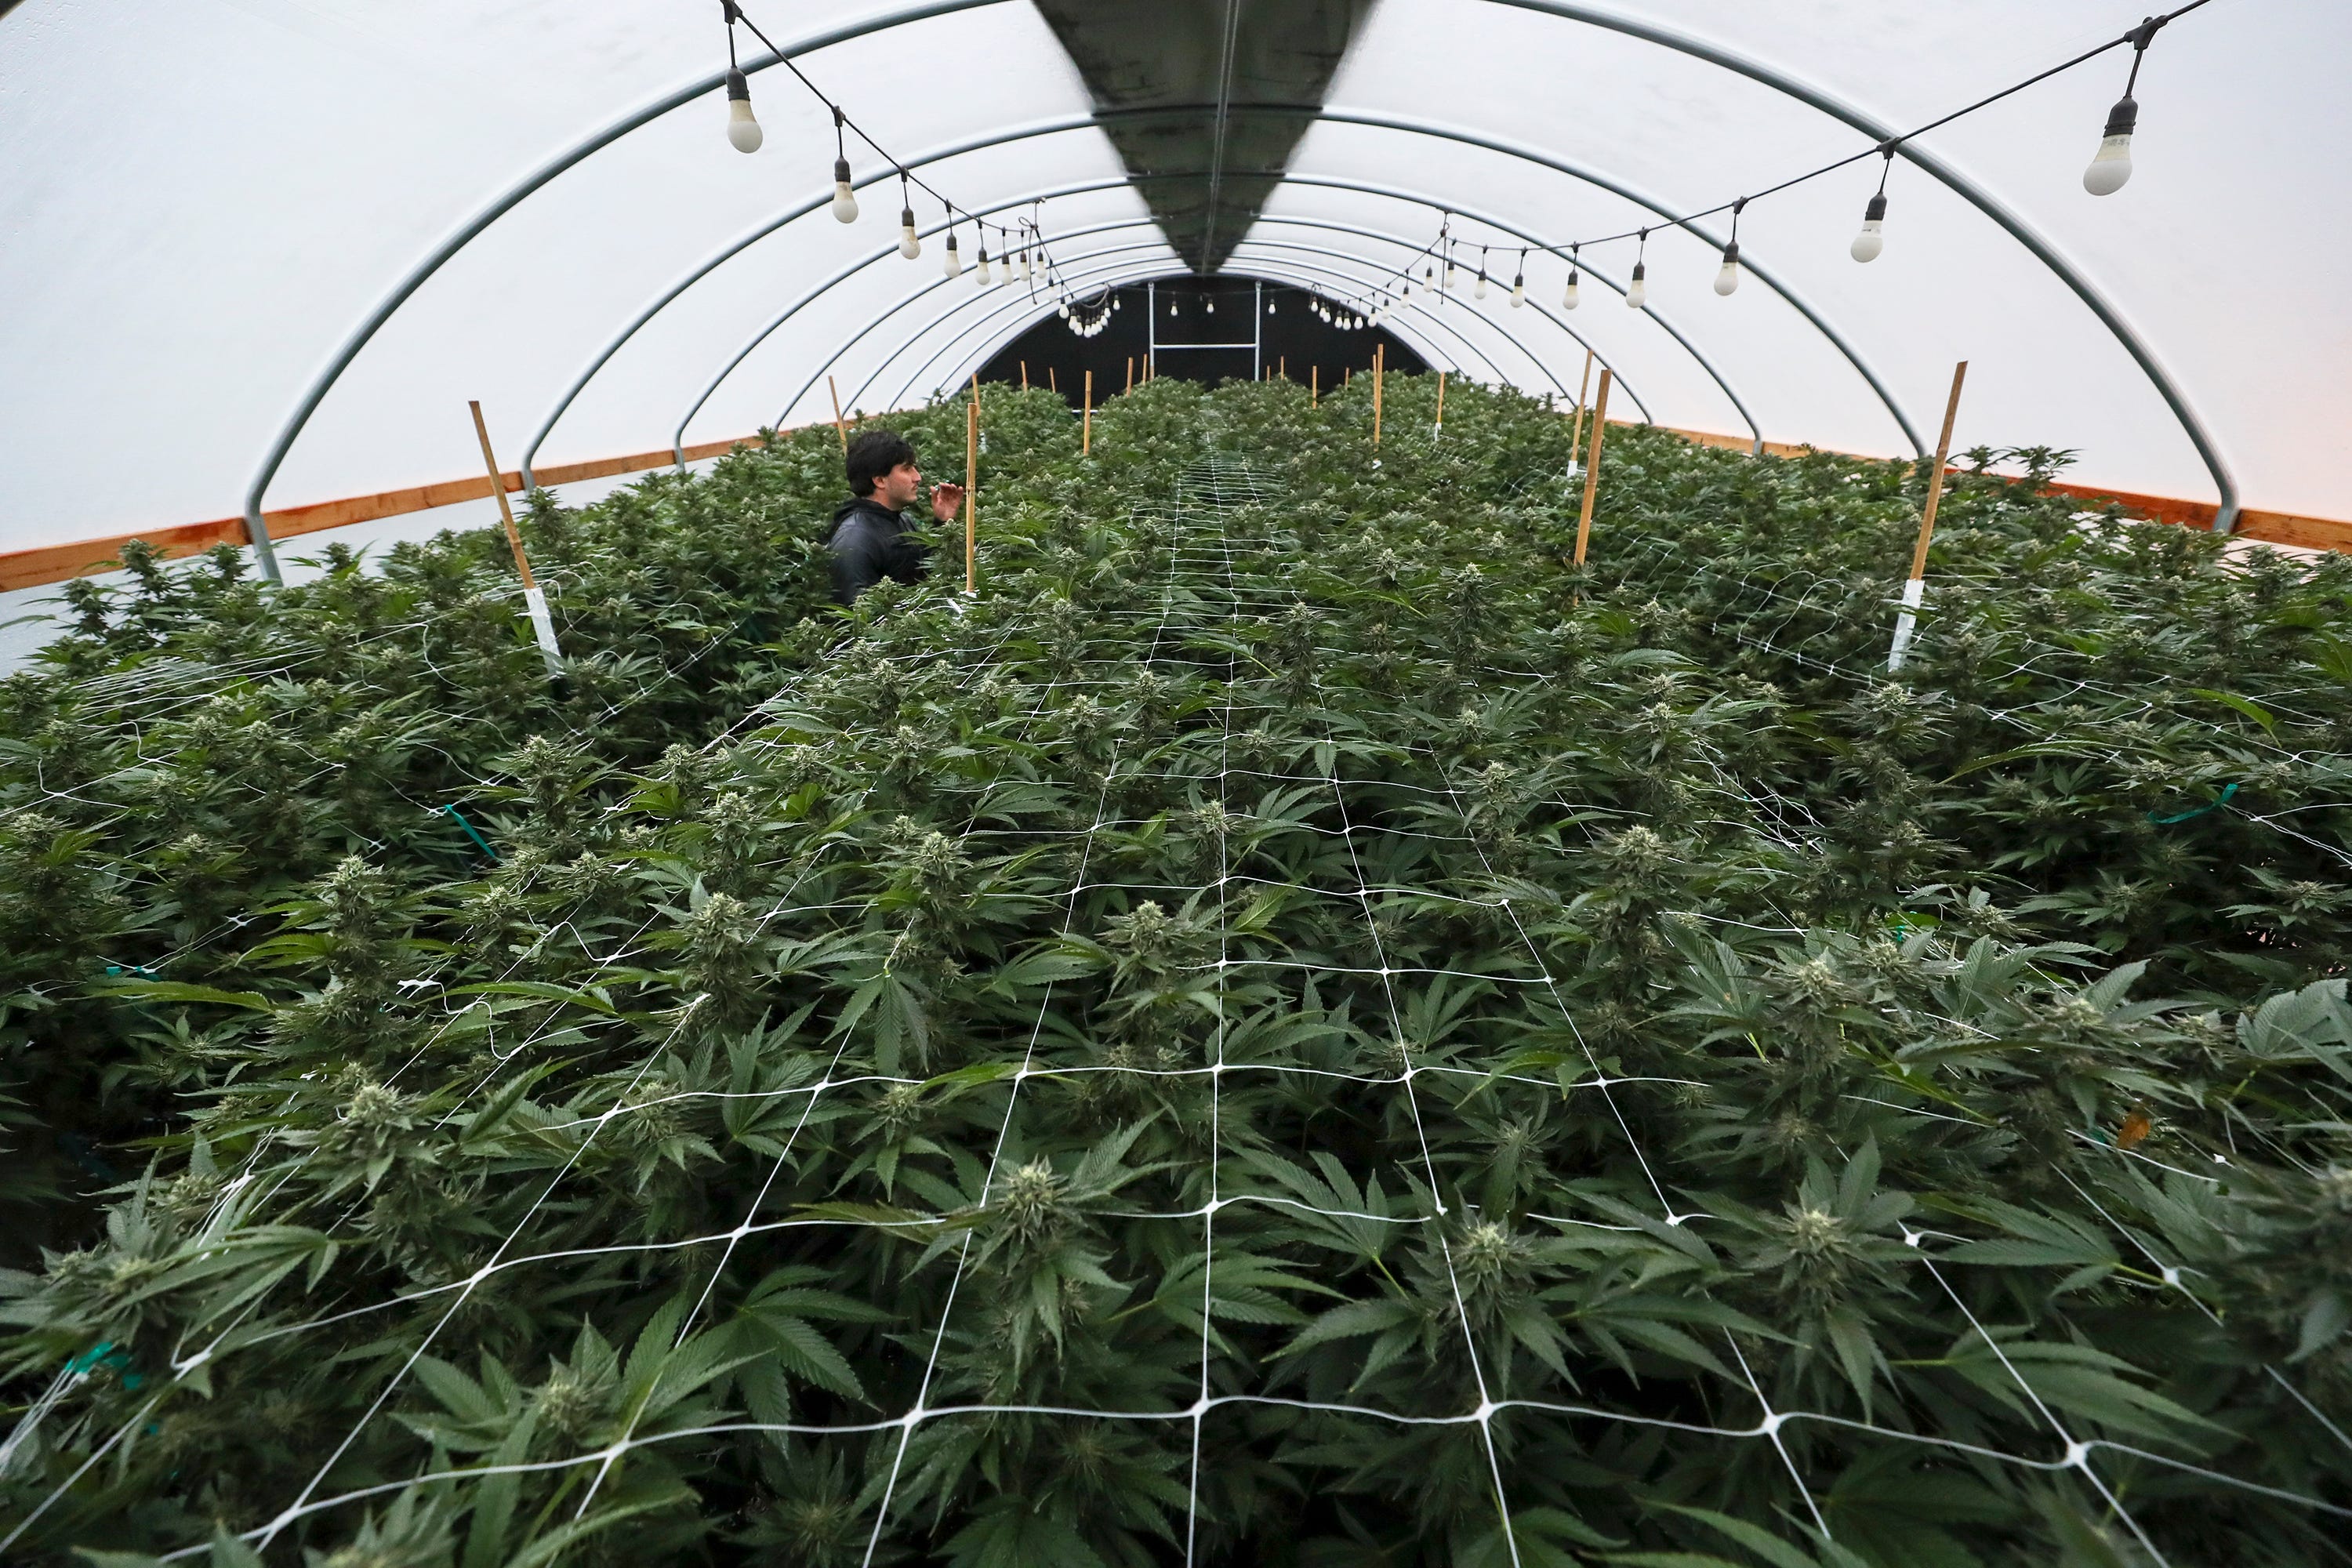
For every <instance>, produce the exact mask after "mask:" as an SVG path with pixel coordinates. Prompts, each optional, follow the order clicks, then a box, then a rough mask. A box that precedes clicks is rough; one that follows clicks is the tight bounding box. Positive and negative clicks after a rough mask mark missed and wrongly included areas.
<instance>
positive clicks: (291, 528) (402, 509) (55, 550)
mask: <svg viewBox="0 0 2352 1568" xmlns="http://www.w3.org/2000/svg"><path fill="white" fill-rule="evenodd" d="M758 445H760V437H757V436H751V437H745V438H743V439H742V440H740V441H707V442H704V443H703V444H701V445H700V446H696V447H688V448H687V449H686V458H687V461H688V462H694V461H697V460H698V459H700V458H716V457H719V456H720V455H722V454H723V453H726V452H728V451H730V450H731V449H732V448H734V447H739V446H741V447H756V446H758ZM676 460H677V458H676V455H675V454H674V453H672V452H671V451H670V449H669V448H668V447H663V448H662V449H661V450H660V451H658V452H631V453H629V454H628V455H627V456H625V457H620V458H592V459H590V460H589V461H587V462H584V463H558V464H555V465H553V466H552V467H549V468H541V469H539V470H537V473H536V476H535V477H536V478H537V479H538V480H539V482H540V483H541V484H542V485H569V484H577V483H578V482H579V481H580V480H582V479H604V478H607V477H609V476H611V475H614V474H634V473H638V472H641V471H643V470H645V469H647V468H665V467H667V466H668V465H669V464H670V463H672V462H675V461H676ZM499 478H501V479H504V480H505V481H506V488H507V489H508V490H509V492H512V491H518V490H520V489H522V475H521V474H520V472H519V471H517V470H515V469H512V468H509V469H508V470H507V471H506V472H505V473H504V474H502V475H500V476H499ZM489 493H490V477H489V475H488V474H476V475H475V476H474V477H473V478H471V479H447V480H444V481H443V482H442V483H440V484H436V485H411V486H409V487H408V488H407V489H397V490H379V491H377V492H376V493H375V494H373V495H365V496H346V497H345V498H344V499H342V500H328V501H317V502H313V503H312V504H311V505H310V506H291V507H287V508H284V509H283V510H277V511H265V512H263V513H262V514H261V515H262V519H263V521H266V522H267V523H268V525H269V537H270V538H271V539H273V540H279V539H292V538H295V537H297V536H298V535H300V534H305V533H317V532H318V531H320V530H321V529H329V528H342V527H345V526H347V525H349V524H351V523H354V522H373V521H377V520H378V519H380V518H386V517H402V516H405V515H406V514H408V513H410V512H416V511H429V510H432V509H433V508H435V507H439V506H453V505H455V504H456V503H457V502H458V501H467V500H485V499H487V498H488V495H489ZM134 539H143V540H145V541H146V542H148V543H150V544H152V545H153V546H154V547H155V548H156V550H157V551H158V552H161V553H163V555H165V556H180V555H194V554H198V553H200V552H204V551H206V550H210V549H211V548H212V547H213V546H214V545H215V544H243V543H244V542H245V519H243V518H242V517H223V518H215V520H213V521H210V522H188V523H181V524H179V525H177V526H175V527H172V528H142V529H139V530H137V531H133V532H130V533H117V534H111V535H109V536H108V537H106V538H104V539H83V540H77V541H75V542H73V543H71V544H45V545H42V546H40V547H38V548H37V549H33V550H12V551H7V552H0V589H7V588H36V587H38V586H40V585H41V584H45V583H62V582H64V581H65V580H66V579H67V578H68V577H79V576H82V575H84V574H88V573H92V572H103V571H105V570H107V569H108V568H109V567H110V565H111V564H112V563H113V562H114V558H115V556H116V554H117V553H118V552H120V551H121V549H122V547H123V546H124V545H126V544H128V543H130V542H131V541H132V540H134Z"/></svg>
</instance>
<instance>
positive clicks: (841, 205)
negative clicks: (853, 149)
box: [833, 105, 857, 223]
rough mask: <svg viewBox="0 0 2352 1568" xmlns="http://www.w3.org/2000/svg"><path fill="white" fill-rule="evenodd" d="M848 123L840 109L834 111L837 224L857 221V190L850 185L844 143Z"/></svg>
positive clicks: (834, 174)
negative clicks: (844, 128)
mask: <svg viewBox="0 0 2352 1568" xmlns="http://www.w3.org/2000/svg"><path fill="white" fill-rule="evenodd" d="M845 123H846V120H845V116H844V115H843V114H842V112H841V110H840V107H839V106H838V105H836V106H835V109H834V111H833V216H834V217H835V220H836V221H837V222H841V223H856V221H857V190H856V187H855V186H853V185H852V184H850V183H849V148H848V146H847V144H846V143H845V142H843V141H842V135H841V128H842V126H843V125H844V124H845Z"/></svg>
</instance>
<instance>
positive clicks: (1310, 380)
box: [1307, 364, 1323, 408]
mask: <svg viewBox="0 0 2352 1568" xmlns="http://www.w3.org/2000/svg"><path fill="white" fill-rule="evenodd" d="M1307 406H1308V407H1309V408H1320V407H1322V406H1323V367H1322V366H1321V365H1319V364H1310V365H1308V366H1307Z"/></svg>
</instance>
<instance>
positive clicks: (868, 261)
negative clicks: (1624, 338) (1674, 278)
mask: <svg viewBox="0 0 2352 1568" xmlns="http://www.w3.org/2000/svg"><path fill="white" fill-rule="evenodd" d="M1163 177H1167V178H1192V177H1196V176H1194V175H1192V174H1190V173H1184V172H1180V173H1177V174H1169V175H1166V176H1163ZM1128 183H1129V179H1128V177H1126V176H1115V177H1112V178H1108V179H1104V180H1098V181H1093V182H1087V183H1082V184H1073V185H1066V186H1056V187H1053V188H1051V189H1049V190H1047V191H1046V192H1045V193H1043V195H1047V196H1051V195H1078V194H1083V193H1085V192H1087V191H1094V190H1104V189H1110V188H1114V187H1118V186H1123V185H1125V184H1128ZM1318 183H1320V182H1318ZM1332 183H1333V184H1339V185H1341V187H1342V188H1348V189H1356V190H1363V191H1366V192H1368V193H1369V194H1373V195H1384V196H1388V197H1391V198H1392V199H1396V200H1402V201H1410V202H1413V203H1416V204H1419V205H1428V206H1432V207H1434V206H1436V205H1439V204H1437V203H1436V202H1434V201H1432V200H1431V199H1429V198H1427V197H1423V196H1419V195H1413V194H1412V193H1410V192H1405V191H1401V190H1395V189H1391V188H1389V187H1385V186H1381V185H1377V184H1360V183H1353V182H1348V183H1341V182H1332ZM1037 195H1039V193H1034V192H1033V193H1030V194H1027V195H1019V196H1014V197H1010V198H1007V199H1006V200H1005V201H1004V202H1003V203H1001V204H999V205H997V206H992V207H990V208H989V209H988V211H990V212H994V211H998V210H1001V208H1002V207H1006V206H1020V205H1025V204H1026V203H1027V202H1029V201H1030V200H1032V199H1034V197H1036V196H1037ZM1467 216H1473V217H1477V216H1479V215H1477V214H1475V213H1471V214H1469V215H1467ZM1144 221H1149V220H1147V219H1135V220H1129V224H1132V223H1140V222H1144ZM1257 221H1259V222H1261V223H1278V224H1284V225H1287V226H1297V227H1308V228H1320V229H1327V230H1329V231H1331V232H1335V233H1347V234H1356V235H1360V236H1361V237H1367V238H1371V239H1376V240H1380V241H1381V242H1383V243H1387V244H1391V245H1403V244H1407V243H1408V242H1406V241H1404V240H1402V239H1399V238H1398V237H1395V236H1393V235H1390V234H1388V233H1386V232H1384V231H1381V230H1378V229H1371V228H1364V227H1359V226H1352V225H1346V224H1336V223H1328V222H1321V221H1316V220H1308V219H1303V218H1287V217H1278V216H1270V215H1265V214H1261V215H1260V216H1259V218H1258V220H1257ZM1481 221H1488V220H1485V219H1482V220H1481ZM943 226H944V225H939V224H935V225H933V226H932V227H931V228H930V229H929V230H926V231H924V232H925V233H927V234H928V233H933V232H937V230H938V229H939V228H940V227H943ZM1115 226H1128V225H1124V224H1123V225H1104V226H1097V227H1096V228H1093V229H1081V230H1076V231H1074V232H1076V233H1082V234H1083V233H1095V232H1100V230H1101V229H1102V228H1107V227H1115ZM1494 226H1496V227H1498V228H1501V229H1503V231H1504V232H1506V233H1512V234H1518V233H1519V231H1518V230H1516V229H1513V228H1512V227H1510V226H1508V225H1507V224H1504V223H1502V222H1500V221H1495V223H1494ZM1521 237H1525V236H1524V235H1521ZM895 254H896V251H895V249H893V248H887V247H886V248H883V249H878V250H877V251H875V252H874V253H873V254H872V255H869V256H867V257H866V258H862V259H860V260H858V261H856V262H853V263H851V264H850V265H849V266H847V267H845V268H841V269H839V270H838V271H836V272H835V273H834V274H833V275H832V276H831V277H829V278H827V279H824V280H823V281H822V282H820V283H817V284H815V285H814V286H813V287H811V288H810V289H807V290H805V291H804V292H803V293H802V294H801V295H800V297H799V298H797V299H795V300H793V302H792V303H791V304H789V305H787V306H786V307H785V308H784V309H783V310H782V311H780V312H779V313H778V314H777V315H775V316H774V317H772V318H771V319H770V320H769V321H768V322H767V323H766V324H765V325H763V326H761V328H760V329H759V330H758V331H755V332H753V333H752V334H751V337H750V338H748V339H747V340H746V341H745V342H743V344H742V345H741V346H740V348H738V349H737V350H736V352H735V353H734V354H733V355H732V356H731V357H730V359H729V360H728V362H727V363H726V364H725V365H723V366H722V367H721V368H720V369H719V373H718V374H716V375H714V376H713V377H712V378H711V379H710V381H709V383H708V384H705V386H704V387H703V389H702V391H701V393H700V394H699V395H698V396H697V397H696V398H695V399H694V401H693V402H692V404H690V405H688V408H687V410H686V412H685V414H684V415H683V416H681V417H680V418H679V420H678V422H677V426H676V427H675V428H673V430H672V431H671V434H670V447H671V452H672V456H673V457H674V458H675V459H676V460H677V462H678V463H679V464H681V465H683V464H684V462H685V460H686V458H685V441H686V426H688V424H689V423H690V422H691V421H692V420H693V418H694V416H695V415H696V414H698V413H699V412H700V411H701V409H702V407H703V405H705V404H706V403H707V402H709V399H710V397H711V395H713V394H714V393H716V392H717V391H718V389H719V386H720V385H721V384H723V383H724V382H725V381H726V379H727V377H728V376H729V375H730V374H733V373H734V372H735V370H736V368H737V367H738V366H740V364H741V363H743V361H744V360H745V359H746V358H748V357H749V356H750V355H751V352H752V351H753V350H754V349H756V348H757V347H758V346H759V345H760V344H761V342H765V341H766V339H767V338H768V337H769V335H770V334H771V333H772V332H774V331H776V330H777V329H778V328H780V327H782V325H783V324H784V323H785V322H786V321H790V320H791V319H792V318H793V316H795V315H797V314H799V313H800V311H802V310H804V309H806V308H807V307H808V306H809V305H810V304H811V303H813V302H814V301H815V300H817V299H819V298H821V297H822V296H823V295H824V293H825V292H826V291H827V290H828V289H832V288H833V287H835V285H837V284H839V283H841V282H842V281H844V280H845V279H848V278H850V277H852V276H854V275H855V274H856V272H858V271H860V270H862V269H863V268H866V267H869V266H872V265H874V264H876V263H877V262H879V261H882V260H885V259H887V258H888V257H890V256H892V255H895ZM1595 276H1596V277H1598V278H1600V280H1601V283H1602V284H1603V285H1604V286H1607V287H1610V288H1619V289H1620V291H1621V292H1622V288H1621V287H1620V286H1619V285H1618V284H1616V283H1615V282H1613V281H1612V279H1608V278H1606V277H1604V276H1601V275H1600V274H1595ZM944 281H945V279H940V282H944ZM938 286H939V285H938V284H937V283H934V284H929V285H927V286H926V287H925V288H923V289H918V290H917V291H916V292H915V293H914V294H912V295H909V296H908V298H906V299H904V300H900V301H899V302H898V304H896V305H894V306H892V307H891V308H890V309H889V310H887V311H885V312H884V313H883V315H882V316H880V317H877V319H876V320H875V321H872V322H869V323H867V325H866V327H865V328H862V329H860V331H858V332H856V333H855V334H853V336H852V337H851V338H850V339H849V340H848V342H845V343H844V344H843V345H842V347H841V348H840V349H837V350H835V353H833V354H832V355H831V356H830V357H828V358H827V359H826V360H825V361H824V363H823V364H820V365H819V366H818V367H817V369H816V370H815V371H814V372H813V373H812V374H810V376H809V378H808V379H807V380H806V381H804V382H803V383H802V384H801V387H800V389H799V390H798V391H796V392H795V393H793V395H792V396H791V397H790V398H788V399H787V400H786V401H785V402H784V404H783V405H782V407H781V408H779V409H778V410H777V412H776V417H775V421H774V423H776V424H779V425H781V424H782V422H783V420H784V419H785V418H786V417H787V416H789V415H790V414H791V412H792V410H793V407H794V405H797V404H798V403H799V402H800V400H801V399H802V398H803V397H804V396H806V395H808V392H809V389H810V388H812V387H814V385H815V384H816V378H817V377H818V376H820V375H823V374H824V373H825V371H826V370H827V369H828V368H830V366H831V365H832V364H833V363H834V362H835V360H837V359H838V358H839V357H840V355H841V354H842V353H845V352H846V350H847V349H848V347H849V346H850V345H851V344H853V343H855V342H856V341H857V340H858V339H859V338H862V337H864V336H865V334H866V331H870V330H871V329H872V328H873V327H875V326H878V325H880V324H881V322H882V321H886V320H887V319H888V318H889V317H890V316H893V315H896V314H897V313H898V311H899V310H904V309H906V308H907V307H908V305H911V304H912V303H914V302H915V300H919V299H921V298H923V297H925V296H926V295H928V294H929V293H930V292H932V291H933V289H935V288H937V287H938ZM1536 309H1537V313H1538V316H1539V317H1541V318H1542V319H1543V320H1545V321H1549V323H1550V324H1551V325H1553V326H1554V327H1557V328H1559V330H1560V331H1562V332H1563V333H1565V334H1566V335H1567V336H1568V337H1569V338H1570V339H1571V340H1572V341H1573V342H1577V343H1578V344H1580V346H1582V347H1584V348H1586V349H1591V348H1592V345H1591V343H1590V342H1587V341H1586V339H1585V338H1584V337H1583V335H1582V334H1581V333H1580V332H1578V331H1576V330H1575V329H1574V328H1572V327H1570V326H1569V325H1568V324H1567V322H1566V321H1562V320H1561V319H1560V318H1559V316H1557V315H1554V314H1553V313H1552V312H1551V311H1550V310H1549V309H1547V308H1546V307H1544V306H1543V305H1541V304H1540V303H1538V304H1537V306H1536ZM1476 319H1477V320H1480V321H1483V322H1485V324H1486V326H1487V328H1488V329H1489V330H1490V331H1495V332H1496V333H1497V334H1498V335H1499V336H1501V337H1502V338H1503V340H1504V341H1505V342H1508V343H1509V344H1510V345H1511V346H1512V347H1513V348H1515V349H1517V351H1518V352H1519V353H1521V354H1522V355H1524V356H1525V357H1526V358H1527V360H1528V363H1531V364H1533V365H1534V366H1535V367H1536V368H1537V369H1538V371H1540V372H1541V373H1542V374H1543V375H1544V376H1545V378H1546V379H1548V380H1549V381H1550V382H1551V384H1553V386H1555V387H1556V388H1558V389H1559V390H1560V391H1562V392H1565V391H1567V387H1566V385H1565V384H1563V383H1561V381H1560V380H1559V376H1558V375H1556V374H1553V372H1552V369H1551V366H1550V364H1549V362H1548V361H1547V360H1546V359H1545V357H1544V356H1543V355H1542V354H1539V353H1536V352H1535V351H1534V350H1532V349H1530V348H1528V345H1527V344H1526V343H1525V342H1521V341H1520V339H1519V338H1518V336H1517V334H1516V333H1514V332H1513V331H1510V330H1509V329H1508V328H1507V327H1506V326H1504V325H1502V324H1501V323H1499V322H1497V321H1493V320H1491V319H1490V318H1486V317H1485V316H1483V315H1481V316H1478V317H1476ZM1659 324H1660V325H1661V326H1664V327H1665V328H1666V330H1667V331H1670V332H1671V331H1674V328H1673V326H1672V324H1671V323H1669V322H1667V321H1664V318H1660V319H1659ZM921 330H923V331H928V330H929V324H927V325H926V326H925V327H924V328H923V329H921ZM1676 338H1677V341H1678V342H1682V344H1683V347H1684V349H1685V351H1686V352H1688V353H1691V355H1692V357H1693V358H1694V359H1696V361H1697V362H1698V363H1699V364H1700V365H1701V366H1702V367H1703V368H1706V370H1707V371H1708V372H1709V374H1715V373H1714V367H1713V366H1712V365H1709V364H1708V363H1707V361H1706V356H1704V355H1703V354H1700V353H1698V352H1697V351H1696V349H1695V348H1693V347H1692V346H1691V345H1690V343H1689V342H1687V341H1685V340H1682V339H1681V338H1680V334H1679V333H1677V334H1676ZM1594 352H1595V353H1596V355H1597V356H1598V357H1600V358H1601V363H1603V364H1604V365H1610V367H1611V368H1612V370H1614V369H1616V368H1617V367H1616V366H1614V365H1613V364H1612V363H1611V362H1610V361H1609V359H1608V358H1607V356H1605V355H1598V351H1594ZM1481 357H1485V356H1484V354H1483V352H1482V353H1481ZM1488 363H1489V364H1490V366H1491V364H1492V362H1491V360H1490V361H1489V362H1488ZM1619 374H1620V381H1621V384H1623V385H1624V387H1625V391H1626V395H1628V396H1629V397H1631V398H1633V403H1634V405H1635V406H1636V407H1638V408H1639V409H1640V410H1641V411H1642V417H1643V419H1644V420H1650V421H1652V422H1654V416H1652V414H1651V412H1650V408H1649V405H1648V404H1647V403H1645V402H1644V401H1643V398H1642V395H1641V394H1640V393H1639V392H1638V391H1636V390H1635V389H1634V387H1633V384H1631V383H1630V382H1626V381H1624V380H1623V377H1622V372H1620V373H1619ZM1717 384H1722V379H1721V377H1720V376H1719V375H1718V376H1717ZM1724 390H1725V392H1726V394H1727V395H1729V396H1731V398H1732V402H1733V404H1734V405H1735V406H1740V405H1739V400H1738V396H1737V395H1736V394H1733V393H1731V390H1730V388H1729V387H1728V386H1726V387H1725V388H1724ZM1742 412H1743V415H1744V413H1745V410H1744V408H1743V410H1742ZM1748 428H1749V430H1750V431H1751V432H1753V431H1754V430H1755V423H1754V421H1753V420H1749V421H1748ZM1758 439H1759V441H1760V439H1761V437H1760V435H1759V437H1758Z"/></svg>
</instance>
